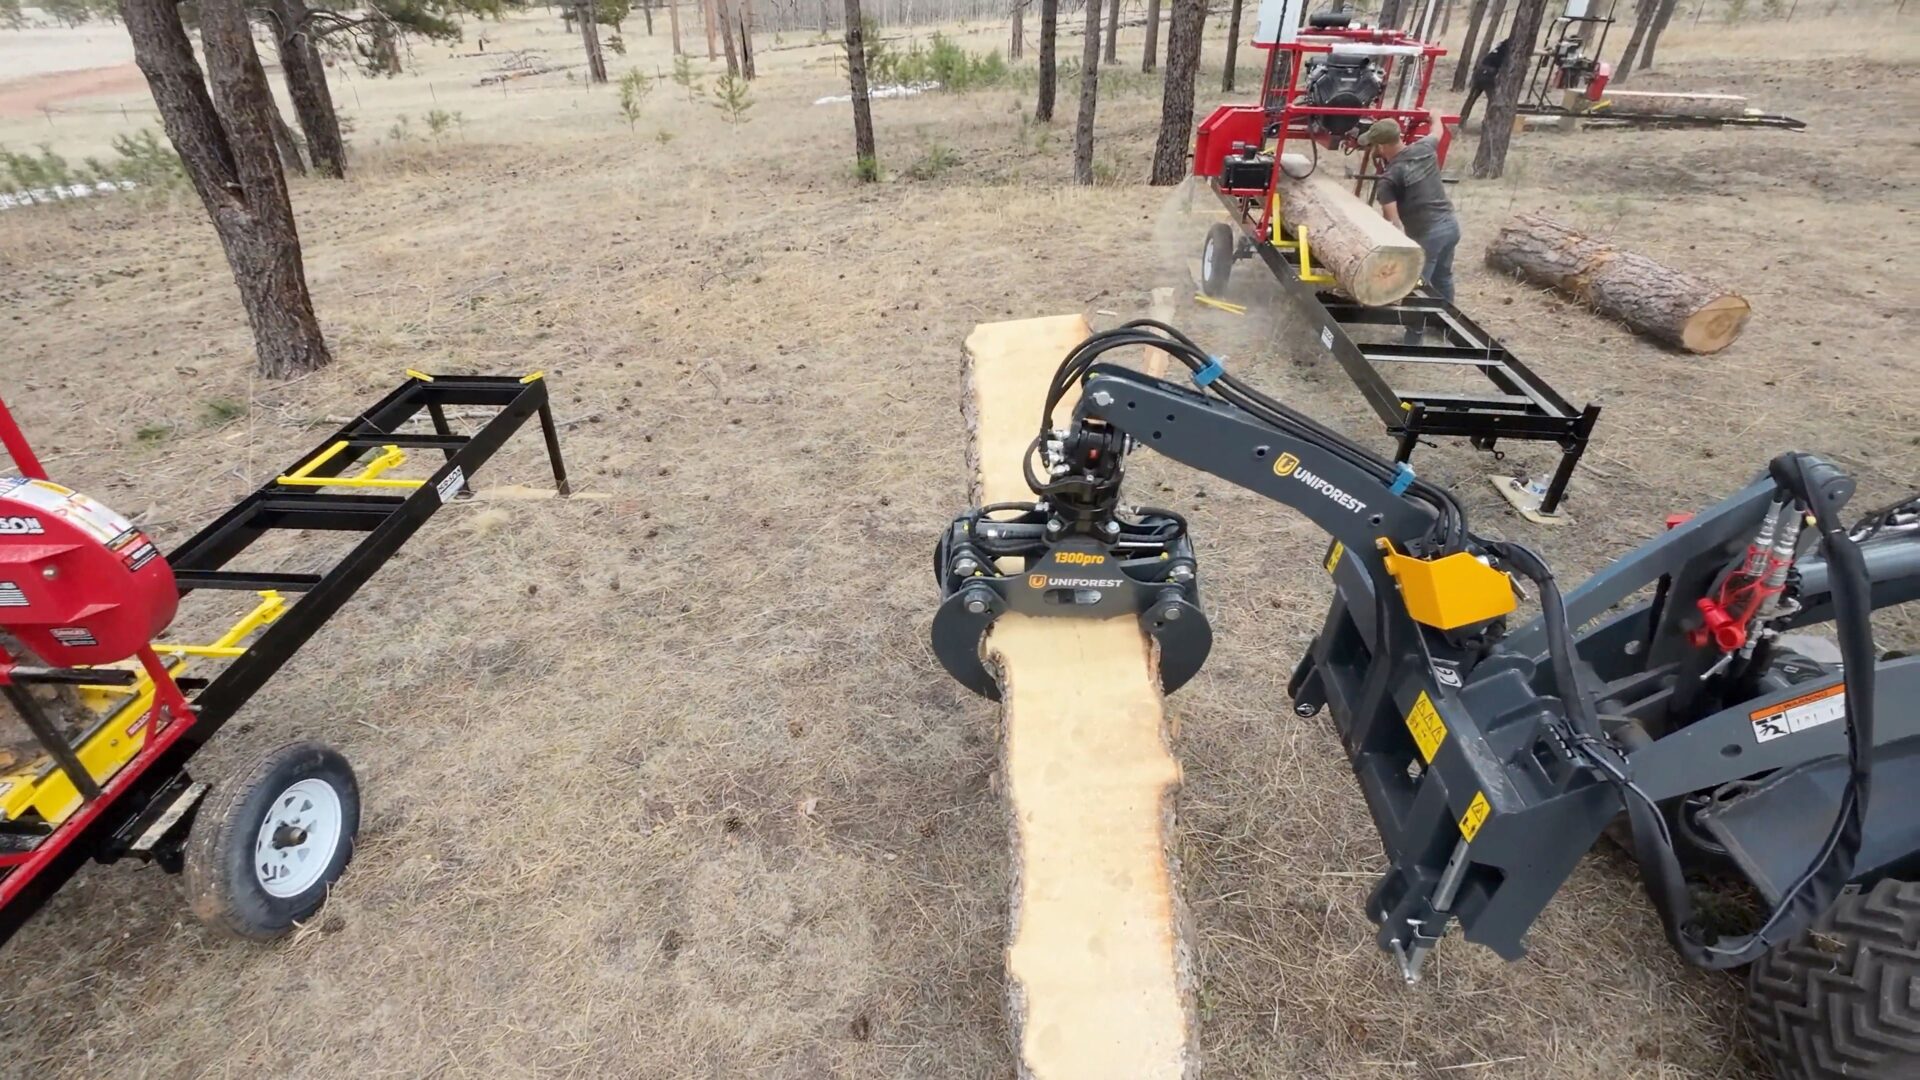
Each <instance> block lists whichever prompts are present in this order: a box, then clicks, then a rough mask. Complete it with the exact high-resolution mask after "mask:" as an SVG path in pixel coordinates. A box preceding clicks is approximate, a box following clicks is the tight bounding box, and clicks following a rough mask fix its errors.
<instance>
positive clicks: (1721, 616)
mask: <svg viewBox="0 0 1920 1080" xmlns="http://www.w3.org/2000/svg"><path fill="white" fill-rule="evenodd" d="M1699 607H1700V614H1702V615H1704V616H1706V620H1707V621H1706V625H1704V626H1702V627H1700V628H1699V629H1698V630H1695V631H1693V632H1692V633H1690V634H1688V635H1687V639H1688V640H1689V641H1690V642H1692V643H1693V645H1694V647H1696V648H1698V647H1699V646H1702V645H1705V644H1706V643H1707V639H1708V638H1712V639H1713V643H1714V644H1715V645H1718V646H1720V651H1721V652H1732V651H1734V650H1735V649H1738V648H1739V647H1740V646H1742V645H1745V644H1746V643H1747V628H1746V627H1745V626H1743V625H1741V624H1740V623H1737V622H1734V621H1733V616H1731V615H1729V614H1727V609H1726V608H1724V607H1721V606H1720V604H1719V603H1718V602H1717V601H1714V600H1709V599H1707V598H1706V597H1704V596H1703V597H1701V598H1700V604H1699Z"/></svg>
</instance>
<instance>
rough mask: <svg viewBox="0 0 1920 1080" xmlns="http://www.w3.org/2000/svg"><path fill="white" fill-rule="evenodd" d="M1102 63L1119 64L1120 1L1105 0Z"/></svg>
mask: <svg viewBox="0 0 1920 1080" xmlns="http://www.w3.org/2000/svg"><path fill="white" fill-rule="evenodd" d="M1103 62H1104V63H1108V64H1117V63H1119V62H1120V0H1107V52H1106V57H1105V59H1104V61H1103Z"/></svg>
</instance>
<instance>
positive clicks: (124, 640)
mask: <svg viewBox="0 0 1920 1080" xmlns="http://www.w3.org/2000/svg"><path fill="white" fill-rule="evenodd" d="M408 376H409V377H408V379H407V381H406V382H404V383H402V384H401V385H400V386H399V387H398V388H397V389H395V390H394V391H393V392H392V393H390V394H388V395H387V396H386V397H384V398H382V399H381V400H380V401H379V402H378V403H377V404H375V405H374V406H373V407H371V408H369V409H367V410H366V411H365V412H363V413H361V414H360V415H359V416H358V417H356V418H355V419H353V420H352V421H350V422H348V423H347V424H346V425H345V426H343V427H341V428H340V429H339V430H338V431H336V432H334V433H333V434H332V435H331V436H329V437H328V438H327V439H326V440H325V441H323V442H322V443H321V444H320V445H319V446H317V447H315V448H314V450H313V451H312V452H311V453H309V454H307V455H306V456H304V457H302V458H301V459H300V460H299V461H298V462H297V463H295V464H294V466H293V467H291V468H289V469H287V470H286V471H285V472H284V473H281V474H280V475H278V476H277V477H276V478H275V479H274V480H273V481H272V482H270V483H268V484H266V485H265V486H263V487H261V488H260V489H259V490H258V491H255V492H254V493H253V494H251V495H249V496H247V497H246V498H245V499H242V500H241V501H240V502H239V503H238V504H237V505H235V506H234V507H233V508H232V509H231V510H228V511H227V512H226V513H224V514H222V515H220V517H219V518H217V519H216V520H215V521H214V522H213V523H212V524H210V525H208V526H207V527H206V528H204V529H202V530H201V531H200V532H199V533H198V534H196V535H195V536H194V537H193V538H192V539H190V540H188V541H187V542H186V543H184V544H182V545H181V546H180V547H179V548H177V549H175V550H174V551H173V552H171V553H169V554H167V555H165V556H164V557H163V556H162V555H161V554H160V552H159V550H158V548H157V547H156V546H155V545H154V543H153V541H152V540H151V539H150V538H149V537H148V536H147V535H146V534H145V533H144V532H143V531H142V530H141V529H140V528H139V527H138V526H136V525H134V524H133V523H132V522H130V521H128V520H127V519H126V518H124V517H121V516H120V515H119V514H116V513H114V512H113V511H112V510H109V509H108V508H106V507H105V506H102V505H101V504H99V503H97V502H95V501H94V500H92V499H90V498H88V497H87V496H85V495H82V494H81V493H79V492H77V491H73V490H71V489H68V488H65V487H62V486H61V485H59V484H56V483H54V482H53V481H51V480H50V479H48V477H47V474H46V471H45V470H44V469H43V468H42V467H41V465H40V462H39V460H38V459H37V458H36V457H35V455H34V453H33V450H32V448H31V447H30V446H29V445H28V443H27V440H26V438H25V436H24V435H23V434H22V433H21V431H20V428H19V427H18V426H17V425H16V424H15V423H14V421H13V418H12V416H11V415H10V414H9V413H8V411H7V409H6V406H5V404H4V402H0V445H4V446H5V448H6V450H7V452H8V455H9V456H10V457H11V458H12V461H13V465H14V468H15V469H16V470H17V472H18V474H19V475H15V476H0V694H4V698H5V702H6V703H7V705H10V706H11V708H12V711H13V712H14V713H15V714H17V716H18V718H19V720H20V722H21V723H23V724H24V725H25V727H26V728H27V730H28V731H29V732H30V733H31V735H32V741H33V743H34V744H36V752H33V753H29V754H27V755H25V756H23V757H22V758H21V759H20V760H18V761H16V762H14V763H13V764H12V765H11V766H7V767H4V768H0V942H4V941H5V940H6V939H8V938H10V937H11V936H12V935H13V933H14V931H16V930H18V929H19V928H20V926H21V924H22V923H24V922H25V921H26V920H27V919H28V918H29V917H30V916H31V915H32V914H33V913H34V912H35V911H36V910H38V908H39V907H40V905H41V904H42V903H44V902H45V901H46V900H47V898H48V897H50V896H51V895H52V894H53V893H54V891H55V890H57V889H58V888H59V887H60V886H61V885H62V884H64V883H65V882H66V881H67V879H68V878H70V877H71V876H72V875H73V874H74V872H75V871H76V870H78V869H79V868H80V866H81V865H82V864H83V863H84V862H85V861H86V860H88V859H90V858H91V859H96V860H98V861H100V862H105V863H110V862H114V861H116V860H118V859H122V858H129V857H131V858H138V859H144V860H148V861H151V862H154V863H157V864H158V865H159V866H161V867H162V868H164V869H166V870H168V871H172V872H179V871H182V870H184V871H185V873H186V877H187V886H188V888H187V892H188V896H189V900H190V902H191V904H192V906H193V908H194V911H195V913H196V914H198V915H200V916H201V917H202V918H203V919H205V920H206V921H207V922H209V923H210V924H211V925H213V926H215V927H217V928H219V929H222V930H224V931H227V932H229V933H232V934H235V935H237V936H241V937H247V938H255V939H265V938H271V937H275V936H278V935H280V934H283V933H286V932H287V931H288V930H290V929H291V928H292V927H293V925H294V924H295V922H297V921H299V920H302V919H305V918H307V917H308V916H310V915H312V914H313V913H314V912H315V911H316V910H318V908H319V907H320V905H321V903H322V902H323V901H324V900H325V899H326V896H327V891H328V889H329V888H330V887H331V886H332V884H333V882H334V880H335V879H336V878H338V877H339V875H340V873H341V871H342V870H343V869H344V868H345V867H346V864H347V860H348V859H349V858H351V857H352V854H353V843H354V835H355V832H356V830H357V828H358V826H359V820H360V800H359V788H358V785H357V783H356V781H355V779H354V775H353V770H352V768H351V767H350V766H349V765H348V764H347V761H346V759H345V758H343V757H342V756H341V755H340V753H339V752H338V751H336V750H334V749H333V748H331V747H329V746H326V745H323V744H320V743H316V742H294V743H289V744H287V745H284V746H282V747H280V748H279V749H277V750H275V751H273V752H272V753H270V754H268V755H266V756H265V757H263V758H262V759H260V760H259V761H258V762H257V763H256V764H255V765H254V766H253V767H252V768H250V769H247V770H245V771H244V772H242V773H240V774H239V775H237V776H236V777H235V778H234V782H232V783H230V784H222V785H219V786H213V785H209V784H208V783H206V782H204V781H198V780H195V779H194V778H193V777H192V776H191V775H190V774H189V773H188V771H187V765H188V762H189V759H191V758H192V757H193V755H194V753H195V752H196V751H198V750H199V749H200V747H201V746H203V745H205V743H206V741H207V740H208V739H209V738H210V737H212V735H213V734H214V733H215V732H216V731H218V730H219V729H220V727H221V726H222V725H223V724H225V723H226V722H227V721H228V720H229V719H231V718H232V717H233V715H234V714H235V713H237V712H238V711H239V710H240V708H241V707H242V706H243V705H245V704H246V703H247V701H248V700H249V699H250V698H251V697H252V696H253V695H254V693H255V692H256V691H257V690H259V689H260V687H261V686H262V685H264V684H265V683H266V681H267V679H268V678H270V677H271V676H272V675H273V673H274V672H276V671H278V670H279V669H280V667H281V665H283V664H285V663H286V662H287V661H288V660H290V659H292V657H293V654H294V653H295V651H296V650H298V649H299V648H300V646H301V645H302V644H304V643H305V642H306V641H307V639H308V638H310V637H312V636H313V634H314V632H315V631H317V630H319V629H320V627H321V626H322V625H324V624H325V623H326V621H327V620H328V619H329V618H331V617H332V616H333V614H334V613H335V612H337V611H339V610H340V607H341V605H343V604H345V603H346V602H347V600H348V598H349V597H351V596H352V595H353V594H354V592H355V591H357V590H358V589H359V588H360V586H362V585H364V584H365V583H366V581H367V579H368V578H370V577H372V576H373V574H374V572H375V571H377V570H378V569H379V568H380V567H381V565H383V564H384V563H385V562H386V561H387V560H388V559H390V558H392V557H393V555H394V553H395V552H397V551H398V550H399V549H400V547H401V545H403V544H405V543H406V542H407V540H408V538H410V537H411V536H413V534H414V533H415V531H417V530H418V529H419V528H420V527H421V526H422V525H424V524H425V523H426V522H427V519H428V518H431V517H432V516H433V515H434V513H435V512H436V511H438V510H439V509H440V507H441V506H442V505H444V504H445V503H446V502H447V501H449V500H451V499H456V498H460V497H462V496H464V495H469V494H471V491H470V489H469V487H468V482H469V481H470V480H471V479H472V477H473V475H474V473H475V472H476V471H477V470H478V469H479V468H480V467H481V466H482V465H484V464H485V463H486V462H487V460H488V459H489V458H491V457H492V456H493V455H494V453H495V452H497V451H498V450H499V449H500V447H501V446H502V445H503V444H505V442H506V441H507V439H508V437H510V436H511V435H512V434H513V433H514V432H515V431H517V430H519V429H520V427H521V426H522V425H523V424H525V423H526V422H527V420H529V419H530V418H533V417H536V416H537V417H538V418H539V421H540V427H541V430H542V432H543V433H544V434H545V436H546V444H547V453H548V456H549V458H550V460H551V463H552V467H553V478H554V483H555V484H556V485H557V486H558V488H559V493H560V494H561V495H565V494H567V479H566V471H565V467H564V465H563V464H562V461H561V457H560V443H559V436H558V429H557V428H556V426H555V424H554V420H553V413H552V410H551V408H550V407H549V405H548V403H547V384H546V381H545V380H544V379H543V378H542V377H541V376H540V375H538V374H537V373H536V374H534V375H529V376H526V377H511V376H472V375H441V376H432V375H424V374H419V373H417V372H409V373H408ZM449 410H458V416H459V417H462V418H472V417H474V415H475V414H477V416H478V418H479V419H478V420H477V428H476V429H475V430H473V431H472V433H471V434H456V433H455V431H454V428H453V424H452V420H451V418H450V416H449ZM416 418H418V419H420V420H421V421H422V422H424V423H425V424H426V425H427V427H428V429H427V430H421V429H420V428H419V427H418V426H416V425H415V424H413V423H412V422H413V421H415V420H416ZM409 450H419V451H425V452H427V453H428V454H429V455H430V456H431V457H432V458H434V459H436V460H438V462H439V465H438V467H437V468H435V469H434V470H433V471H432V473H431V475H428V476H425V477H420V478H407V477H404V476H400V475H395V473H396V471H400V470H403V467H404V465H405V463H406V461H407V457H408V453H407V452H408V451H409ZM416 471H417V470H416ZM313 532H330V533H344V534H348V535H351V536H356V537H357V539H356V540H355V541H354V543H353V545H352V547H351V548H350V549H348V550H347V551H346V553H345V554H344V555H342V556H340V557H339V558H338V560H337V561H335V562H334V563H333V564H332V566H331V567H329V568H328V569H326V570H325V571H323V572H320V573H284V572H273V571H266V570H249V569H231V568H230V566H231V564H233V563H235V562H236V561H237V560H239V559H240V558H241V556H242V555H244V554H245V553H246V552H247V549H248V548H249V547H250V546H251V545H253V544H254V543H255V542H256V541H258V540H261V539H262V538H264V537H267V536H269V535H270V534H279V535H286V534H289V533H291V534H292V535H293V536H295V537H296V538H302V537H306V536H308V535H309V534H310V533H313ZM235 592H239V593H252V594H253V600H252V603H251V605H250V606H249V607H248V608H247V610H245V611H244V613H243V614H241V615H240V617H239V618H238V620H237V621H235V622H233V623H232V624H231V626H230V627H229V628H228V629H227V630H226V632H225V633H223V634H221V635H219V636H218V637H217V638H215V639H214V640H212V641H211V642H207V643H204V644H182V643H174V642H169V641H162V640H160V635H161V634H162V633H164V632H165V631H166V630H167V628H168V627H169V625H171V624H172V623H173V622H174V619H175V615H176V614H177V612H178V609H179V605H180V602H181V601H182V600H186V599H188V598H190V597H191V598H195V599H199V598H200V597H218V598H222V599H224V598H226V597H228V596H230V595H231V594H232V593H235ZM200 667H211V668H214V669H215V670H214V671H212V673H210V674H200V673H195V674H188V672H189V671H190V670H192V669H194V668H200ZM4 711H5V709H4V708H0V713H4ZM190 830H191V832H190Z"/></svg>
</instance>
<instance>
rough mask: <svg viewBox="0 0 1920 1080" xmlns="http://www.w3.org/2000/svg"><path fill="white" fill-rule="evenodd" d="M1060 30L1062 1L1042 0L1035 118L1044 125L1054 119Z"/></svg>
mask: <svg viewBox="0 0 1920 1080" xmlns="http://www.w3.org/2000/svg"><path fill="white" fill-rule="evenodd" d="M1091 2H1097V0H1091ZM1059 29H1060V0H1040V89H1039V91H1038V92H1037V93H1036V94H1035V95H1034V102H1033V118H1034V119H1035V120H1038V121H1040V122H1042V123H1046V122H1049V121H1051V120H1052V119H1053V84H1054V81H1055V72H1054V68H1055V64H1054V45H1055V38H1056V37H1057V36H1058V31H1059Z"/></svg>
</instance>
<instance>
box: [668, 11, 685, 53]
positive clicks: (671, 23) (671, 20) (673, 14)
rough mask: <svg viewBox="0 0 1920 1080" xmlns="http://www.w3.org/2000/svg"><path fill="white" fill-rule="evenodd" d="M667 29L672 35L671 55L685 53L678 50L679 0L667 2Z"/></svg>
mask: <svg viewBox="0 0 1920 1080" xmlns="http://www.w3.org/2000/svg"><path fill="white" fill-rule="evenodd" d="M667 28H668V30H669V31H670V32H671V33H672V34H673V55H675V56H679V55H681V54H682V53H683V52H684V51H685V50H683V49H681V48H680V0H667Z"/></svg>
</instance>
